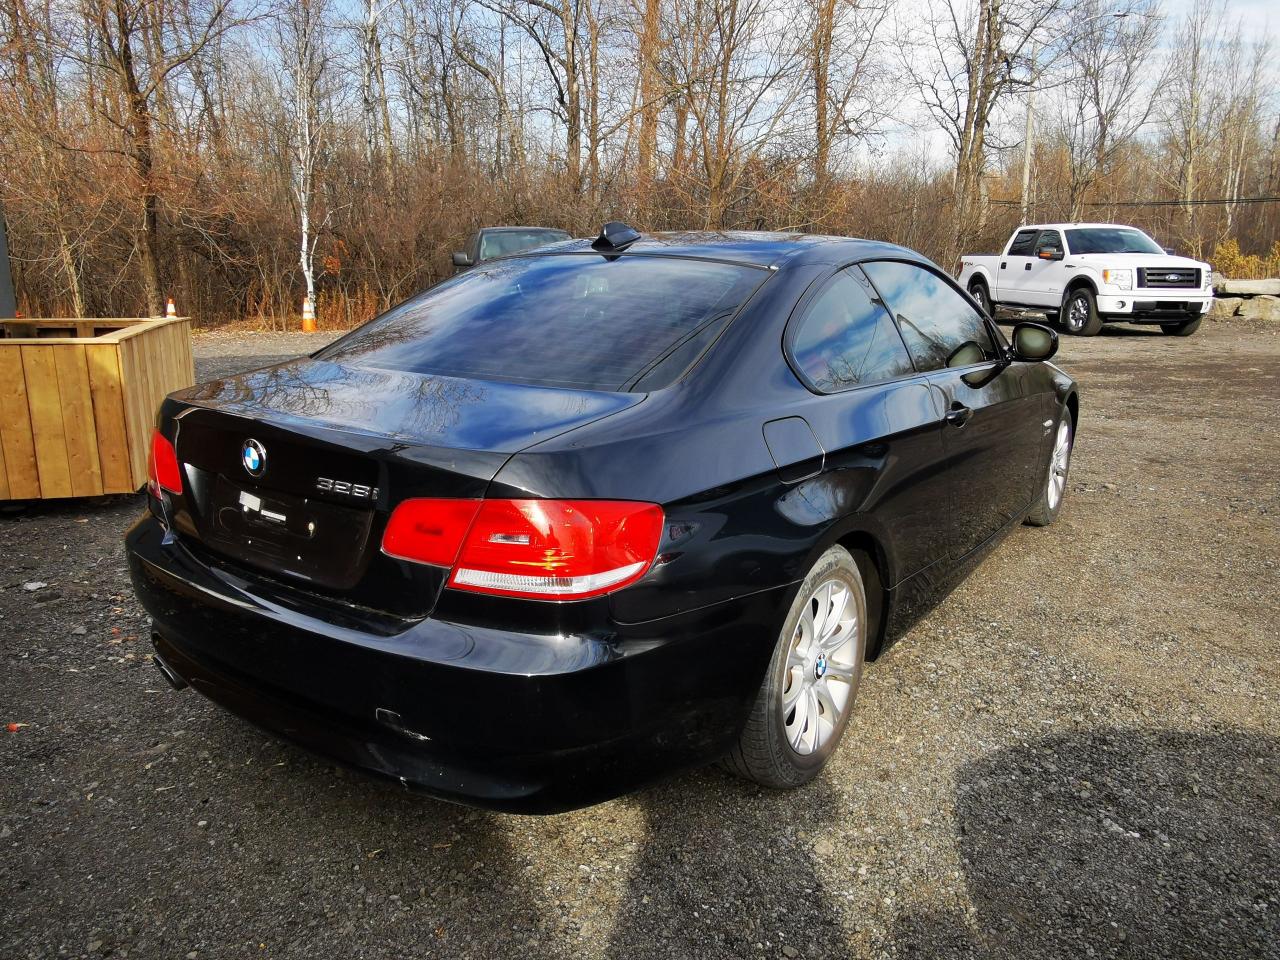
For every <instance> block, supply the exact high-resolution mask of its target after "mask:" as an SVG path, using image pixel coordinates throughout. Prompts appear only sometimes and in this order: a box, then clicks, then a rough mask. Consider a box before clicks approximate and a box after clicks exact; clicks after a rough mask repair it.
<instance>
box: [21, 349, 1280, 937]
mask: <svg viewBox="0 0 1280 960" xmlns="http://www.w3.org/2000/svg"><path fill="white" fill-rule="evenodd" d="M326 339H327V338H326V336H325V335H321V336H319V337H314V338H304V337H301V336H297V335H261V336H256V337H255V338H253V339H251V340H250V341H248V342H247V344H246V342H244V341H234V340H232V339H231V338H216V337H215V338H204V337H202V338H199V339H198V340H197V357H198V360H197V363H198V369H199V371H200V373H201V375H202V376H210V375H214V374H218V373H226V372H229V371H231V370H233V369H238V368H242V367H248V366H252V365H255V364H256V363H257V362H259V361H260V360H261V359H262V358H280V357H283V356H287V355H294V354H298V353H303V352H309V351H311V350H314V349H316V348H317V347H318V346H320V345H321V344H322V343H323V342H325V341H326ZM1058 362H1059V363H1060V364H1061V365H1062V366H1063V367H1064V368H1065V369H1067V370H1068V371H1070V372H1071V373H1073V374H1074V375H1075V376H1076V377H1077V378H1078V379H1079V380H1080V383H1081V394H1082V397H1081V405H1082V420H1081V425H1080V432H1079V442H1078V446H1077V451H1076V457H1075V462H1074V466H1073V472H1072V478H1071V484H1070V489H1069V494H1068V498H1067V500H1066V504H1065V507H1064V511H1063V515H1062V518H1061V520H1060V521H1059V523H1058V524H1057V525H1056V526H1055V527H1052V528H1049V529H1045V530H1036V529H1031V528H1021V529H1019V530H1017V531H1016V532H1015V533H1014V534H1013V535H1012V536H1011V537H1010V538H1009V540H1008V541H1006V543H1005V544H1004V545H1003V546H1002V547H1001V548H1000V549H999V550H998V551H996V553H995V554H994V555H993V556H992V557H991V558H990V559H989V560H988V561H987V562H986V563H985V564H984V565H983V566H982V567H981V568H980V569H979V570H978V572H977V573H976V574H975V575H974V576H973V577H972V578H970V580H969V581H968V582H966V583H965V584H964V585H963V586H962V587H961V588H960V589H959V590H958V591H957V592H956V593H955V594H954V595H953V596H952V597H951V598H950V599H949V600H947V601H946V602H945V603H944V604H943V605H942V606H941V607H940V608H939V609H938V610H937V611H935V612H934V614H933V615H932V616H930V617H929V618H928V620H926V621H925V622H924V623H923V624H921V625H920V626H919V627H918V628H917V629H916V630H915V631H914V632H913V633H912V634H911V635H910V636H908V637H907V638H906V639H904V640H903V641H902V643H901V644H899V646H898V647H896V648H895V649H894V651H893V652H892V653H891V654H890V655H888V656H887V657H886V658H885V659H883V660H882V661H881V662H880V663H878V664H876V665H874V666H873V667H871V668H870V669H869V670H868V672H867V675H866V679H865V680H864V684H863V688H862V694H861V697H860V700H859V703H858V705H857V707H856V711H857V712H856V714H855V717H854V724H853V726H852V727H851V728H850V736H849V738H848V739H847V740H846V742H845V744H844V745H843V746H842V748H841V751H840V753H839V754H838V755H837V757H836V758H835V760H834V761H833V763H832V764H831V766H830V768H829V769H828V771H827V772H826V773H825V774H824V776H823V777H822V778H821V779H820V780H819V781H818V782H816V783H814V784H812V785H811V786H809V787H807V788H805V789H803V790H801V791H798V792H794V793H785V794H782V793H772V792H767V791H762V790H760V789H757V788H755V787H753V786H750V785H746V784H744V783H741V782H739V781H737V780H734V779H732V778H731V777H729V776H727V775H725V774H722V773H720V772H719V771H718V770H715V769H707V770H702V771H698V772H695V773H693V774H690V775H687V776H683V777H680V778H677V779H675V780H672V781H669V782H667V783H664V784H661V785H659V786H657V787H654V788H652V789H650V790H647V791H644V792H642V793H639V794H637V795H634V796H630V797H626V798H623V799H620V800H617V801H614V802H612V803H607V804H603V805H601V806H598V807H594V808H591V809H589V810H584V811H580V812H577V813H573V814H568V815H564V816H560V817H553V818H545V819H535V818H526V817H510V816H499V815H493V814H486V813H477V812H473V811H468V810H465V809H462V808H459V807H453V806H449V805H446V804H440V803H435V802H432V801H429V800H422V799H416V798H411V797H408V796H405V795H403V794H401V793H399V792H397V791H396V790H394V789H392V788H389V787H385V786H382V785H380V784H378V783H374V782H371V781H369V780H366V779H364V778H362V777H358V776H352V775H349V774H344V773H342V772H341V771H338V770H336V769H335V768H333V767H331V766H330V765H328V764H326V763H324V762H323V761H320V760H317V759H314V758H312V757H310V756H309V755H306V754H304V753H301V752H300V751H298V750H295V749H293V748H291V747H289V746H286V745H283V744H280V743H277V742H275V741H273V740H271V739H269V738H267V737H265V736H264V735H262V734H260V733H259V732H258V731H256V730H254V729H253V728H251V727H249V726H247V725H246V724H244V723H242V722H240V721H239V720H236V719H235V718H233V717H230V716H228V715H226V714H225V713H223V712H221V711H220V710H218V709H217V708H215V707H213V706H212V705H211V704H209V703H207V702H206V701H204V700H202V699H200V698H199V697H198V696H195V695H193V694H191V693H190V692H186V693H183V694H178V693H174V692H172V691H170V690H169V689H168V688H167V687H166V686H165V685H164V683H163V681H162V680H161V679H160V677H159V675H158V674H157V673H156V672H155V670H154V669H153V668H152V667H151V666H150V665H149V664H148V663H147V653H148V650H149V645H148V642H147V625H146V621H145V618H144V617H143V615H142V613H141V610H140V609H139V607H138V605H137V604H136V602H135V601H134V600H133V598H132V595H131V593H130V590H129V587H128V579H127V575H126V573H125V568H124V563H123V557H122V548H121V538H122V537H123V534H124V531H125V529H126V528H127V527H128V526H129V524H130V523H132V522H133V520H134V519H135V518H136V517H137V516H138V515H139V514H140V512H141V510H142V503H141V500H140V499H139V498H136V497H121V498H114V499H106V500H102V501H92V502H90V501H68V502H63V503H50V504H45V505H36V506H32V507H29V508H26V509H11V510H8V511H6V512H4V513H3V514H0V552H2V553H3V555H4V558H5V559H4V564H3V568H2V570H3V573H2V574H0V617H2V619H0V657H2V658H3V667H2V669H0V705H2V707H0V709H2V710H3V714H4V715H3V716H0V722H3V723H24V724H27V726H23V727H21V728H19V729H18V731H17V732H16V733H4V732H0V889H2V890H3V891H4V892H3V895H2V896H3V900H2V901H0V903H2V904H3V905H2V906H0V956H4V957H6V958H7V957H15V958H18V957H41V958H43V957H54V956H73V957H74V956H84V955H94V956H106V955H110V956H125V955H128V956H133V957H148V958H150V957H155V958H173V957H184V956H188V955H189V954H190V953H193V952H194V953H195V954H196V955H197V956H199V957H234V958H240V957H249V956H252V957H298V958H308V960H313V958H315V957H374V958H382V957H450V958H454V957H459V956H466V957H478V958H479V957H484V958H491V957H508V956H512V957H514V956H520V957H532V958H542V957H546V958H551V957H574V958H618V960H622V958H633V957H638V958H644V957H655V958H657V957H664V958H665V957H700V958H702V957H707V958H720V957H726V958H727V957H757V956H759V957H788V958H791V957H849V956H889V957H899V956H901V957H906V956H919V957H942V956H956V957H1009V958H1014V957H1017V958H1043V960H1049V958H1058V957H1069V956H1095V957H1131V958H1147V957H1150V958H1161V960H1163V958H1166V957H1169V956H1175V955H1188V956H1191V955H1194V956H1197V957H1224V958H1225V957H1241V956H1250V957H1263V956H1270V957H1277V956H1280V887H1278V884H1280V879H1278V878H1280V869H1278V868H1280V863H1278V862H1277V861H1278V856H1277V851H1278V850H1280V667H1278V666H1277V658H1276V651H1277V649H1278V645H1277V640H1280V636H1278V629H1277V617H1276V612H1277V610H1280V571H1278V570H1277V563H1278V562H1280V559H1278V558H1280V532H1278V529H1277V513H1278V512H1280V475H1278V474H1277V469H1276V468H1277V464H1280V382H1278V378H1280V337H1277V336H1275V335H1272V334H1268V333H1265V332H1263V331H1260V330H1258V329H1255V328H1251V327H1247V326H1240V325H1236V324H1206V325H1205V327H1203V328H1202V329H1201V331H1200V332H1199V333H1198V334H1196V335H1195V336H1193V337H1191V338H1189V339H1182V338H1172V337H1166V336H1162V335H1160V334H1159V333H1158V332H1153V331H1141V330H1129V329H1127V328H1108V329H1107V330H1106V331H1105V333H1104V335H1103V336H1100V337H1097V338H1093V339H1087V340H1086V339H1072V338H1067V339H1064V341H1063V349H1062V354H1061V356H1060V358H1059V360H1058ZM34 584H43V585H42V586H34Z"/></svg>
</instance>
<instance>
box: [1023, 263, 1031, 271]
mask: <svg viewBox="0 0 1280 960" xmlns="http://www.w3.org/2000/svg"><path fill="white" fill-rule="evenodd" d="M1022 269H1023V270H1030V269H1031V264H1029V263H1028V264H1027V265H1026V266H1025V267H1023V268H1022Z"/></svg>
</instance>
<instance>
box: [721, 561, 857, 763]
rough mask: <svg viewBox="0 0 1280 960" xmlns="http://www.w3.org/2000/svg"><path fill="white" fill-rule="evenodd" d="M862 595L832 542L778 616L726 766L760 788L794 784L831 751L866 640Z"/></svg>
mask: <svg viewBox="0 0 1280 960" xmlns="http://www.w3.org/2000/svg"><path fill="white" fill-rule="evenodd" d="M868 626H869V624H868V622H867V595H866V589H865V587H864V586H863V583H862V574H861V573H860V572H859V570H858V565H857V563H856V562H855V561H854V559H853V557H852V556H850V554H849V551H847V550H845V549H844V548H843V547H839V546H836V547H832V548H831V549H830V550H828V551H827V552H826V553H824V554H823V555H822V556H821V557H819V558H818V562H817V563H815V564H814V565H813V569H811V570H810V571H809V575H808V576H807V577H805V579H804V582H803V583H802V584H801V585H800V589H799V590H798V591H797V592H796V598H795V600H794V601H793V602H792V604H791V608H790V609H789V610H788V611H787V617H786V620H785V621H783V625H782V633H781V634H780V636H779V637H778V642H777V644H776V646H775V647H774V651H773V657H772V658H771V659H770V660H769V669H768V672H767V673H766V674H765V677H764V682H763V683H761V685H760V690H759V691H758V692H757V694H756V699H755V703H754V704H753V705H752V707H751V714H750V715H749V716H748V717H747V722H746V724H745V725H744V726H743V728H742V732H741V733H740V734H739V736H738V743H737V744H736V745H735V746H734V748H733V749H732V750H731V751H730V752H729V756H728V757H726V758H725V765H726V766H727V767H728V768H729V770H731V771H732V772H734V773H736V774H738V775H739V776H741V777H745V778H746V779H748V780H754V781H755V782H756V783H759V784H762V785H764V786H766V787H777V788H787V787H798V786H800V785H801V784H803V783H806V782H808V781H809V780H812V779H813V778H814V777H815V776H817V774H818V772H819V771H820V770H821V769H822V767H823V766H824V765H825V764H826V762H827V760H828V759H830V757H831V755H832V754H833V753H835V750H836V747H837V746H838V745H839V743H840V738H841V737H842V736H843V735H844V731H845V728H846V727H848V725H849V717H850V715H851V714H852V713H853V704H854V701H855V700H856V699H857V695H858V685H859V683H860V682H861V680H862V663H863V658H864V656H865V655H866V642H867V628H868Z"/></svg>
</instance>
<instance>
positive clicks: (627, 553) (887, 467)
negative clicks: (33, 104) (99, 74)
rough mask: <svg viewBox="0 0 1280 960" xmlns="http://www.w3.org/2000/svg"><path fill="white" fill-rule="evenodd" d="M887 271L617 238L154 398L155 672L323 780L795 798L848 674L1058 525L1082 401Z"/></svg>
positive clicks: (783, 252)
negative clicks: (675, 776) (1012, 550)
mask: <svg viewBox="0 0 1280 960" xmlns="http://www.w3.org/2000/svg"><path fill="white" fill-rule="evenodd" d="M1056 345H1057V339H1056V336H1055V334H1054V333H1053V332H1052V331H1051V330H1049V329H1048V328H1046V327H1042V326H1037V325H1034V324H1019V325H1017V326H1015V327H1014V328H1013V331H1012V335H1011V337H1010V338H1009V340H1006V338H1005V336H1004V334H1003V332H1002V331H1001V330H1000V329H999V328H998V327H997V326H996V325H995V324H994V323H992V322H991V320H990V319H989V318H987V317H986V316H984V315H983V314H982V313H981V312H980V311H979V310H978V309H977V308H976V307H975V305H974V303H973V302H972V301H971V300H970V299H969V298H968V297H967V296H966V295H965V294H964V293H963V292H961V291H960V290H959V289H958V288H957V287H956V285H955V284H954V283H953V282H952V280H951V279H950V278H949V277H947V276H946V275H945V274H944V273H943V272H942V271H940V270H939V269H938V268H937V267H936V266H934V265H933V264H932V263H930V262H929V261H927V260H925V259H924V258H922V257H920V256H919V255H917V254H915V253H913V252H911V251H910V250H906V249H903V248H901V247H896V246H891V245H888V244H883V243H873V242H868V241H863V240H849V239H843V238H836V237H818V236H798V235H790V234H765V233H728V234H719V233H717V234H710V233H689V234H685V233H682V234H659V235H645V236H642V235H640V234H638V233H637V232H636V231H634V230H632V229H631V228H629V227H626V226H625V225H622V224H609V225H607V226H606V228H605V230H604V231H602V233H601V235H600V237H598V238H597V239H596V240H595V241H594V242H592V241H586V240H583V241H568V242H565V243H561V244H557V245H555V246H552V247H546V248H542V249H540V250H539V251H537V252H536V253H532V254H528V255H517V256H513V257H509V258H505V259H499V260H495V261H492V262H488V263H484V264H482V265H480V266H478V267H476V268H475V269H474V270H472V271H470V272H468V273H466V274H463V275H461V276H458V277H456V278H454V279H452V280H450V281H448V282H446V283H442V284H440V285H438V286H436V287H433V288H432V289H430V290H427V291H426V292H424V293H422V294H420V295H418V296H416V297H414V298H412V299H410V300H408V301H406V302H404V303H402V304H400V305H399V306H397V307H395V308H393V309H391V310H389V311H387V312H386V313H385V314H383V315H382V316H380V317H379V318H377V319H376V320H374V321H372V322H371V323H369V324H367V325H365V326H364V327H361V328H360V329H358V330H356V331H354V332H352V333H350V334H348V335H347V336H345V337H343V338H342V339H340V340H338V341H336V342H335V343H333V344H332V345H331V346H329V347H326V348H325V349H323V350H321V351H319V352H318V353H316V354H315V355H313V356H311V357H309V358H306V359H302V360H296V361H292V362H288V363H284V364H280V365H277V366H272V367H267V368H265V369H262V370H257V371H254V372H250V373H245V374H241V375H239V376H234V377H228V378H226V379H222V380H215V381H213V382H210V383H206V384H203V385H201V386H197V387H194V388H191V389H189V390H184V391H181V392H179V393H176V394H174V395H172V396H171V397H169V398H168V399H167V400H166V401H165V402H164V404H163V406H162V408H161V410H160V413H159V417H158V421H157V429H156V431H155V434H154V437H153V448H152V461H151V481H150V484H149V510H148V513H147V515H146V516H144V517H143V519H141V520H140V521H139V522H138V523H137V525H136V526H135V527H134V528H133V529H132V530H131V531H130V533H129V535H128V553H129V562H130V566H131V571H132V575H133V581H134V584H135V587H136V589H137V592H138V596H139V597H140V598H141V600H142V603H143V604H144V606H145V607H146V609H147V610H148V611H149V613H150V615H151V617H152V618H153V621H154V637H153V639H154V643H155V647H156V663H157V665H158V666H159V667H160V669H161V670H162V671H163V673H164V674H165V676H166V677H167V678H168V679H169V681H170V682H171V683H172V684H173V685H174V686H175V687H179V688H181V687H185V686H191V687H194V688H195V689H196V690H198V691H200V692H201V693H203V694H205V695H206V696H208V697H210V698H211V699H213V700H215V701H216V702H218V703H220V704H222V705H223V706H225V707H226V708H228V709H229V710H231V711H233V712H235V713H237V714H239V715H241V716H243V717H245V718H247V719H249V720H251V721H252V722H254V723H256V724H258V725H259V726H261V727H263V728H265V729H266V730H268V731H271V732H273V733H276V734H279V735H281V736H283V737H286V738H288V739H290V740H293V741H296V742H298V743H300V744H302V745H304V746H307V747H310V748H312V749H314V750H317V751H319V752H321V753H323V754H326V755H329V756H332V757H334V758H336V759H338V760H340V761H344V762H346V763H350V764H353V765H355V766H357V767H361V768H364V769H366V770H370V771H373V772H376V773H378V774H382V775H385V776H389V777H392V778H396V779H398V780H399V781H400V782H402V783H403V784H405V785H406V786H408V787H411V788H415V789H419V790H422V791H425V792H427V793H430V794H434V795H436V796H440V797H444V798H448V799H452V800H458V801H462V802H465V803H471V804H476V805H480V806H486V807H493V808H499V809H506V810H517V811H543V812H546V811H555V810H563V809H568V808H572V807H577V806H582V805H585V804H588V803H593V802H597V801H600V800H604V799H606V798H609V797H613V796H616V795H618V794H620V793H622V792H624V791H627V790H629V789H632V788H634V787H636V786H638V785H640V784H642V783H644V782H646V781H648V780H650V779H652V778H654V777H656V776H658V775H660V774H663V773H666V772H669V771H672V770H674V769H677V768H680V767H683V766H688V765H691V764H699V763H705V762H708V761H712V760H716V759H723V760H724V761H725V762H726V763H727V764H728V765H729V766H730V767H731V768H732V769H733V770H735V771H737V772H738V773H740V774H742V775H743V776H745V777H749V778H751V779H753V780H756V781H758V782H760V783H762V784H767V785H769V786H774V787H793V786H797V785H799V784H802V783H804V782H805V781H807V780H809V779H810V778H811V777H813V776H814V775H815V774H816V773H817V772H818V771H819V770H820V769H821V768H822V766H823V764H824V763H825V762H826V761H827V759H828V758H829V757H830V756H831V755H832V752H833V751H834V750H835V749H836V747H837V745H838V744H839V742H840V738H841V736H842V735H843V734H844V732H845V728H846V726H847V725H848V723H849V717H850V714H851V712H852V708H853V704H854V700H855V698H856V696H857V692H858V683H859V680H860V678H861V676H862V670H863V664H864V662H866V661H868V660H874V659H875V658H876V657H877V656H879V655H880V654H881V653H882V652H884V650H885V649H886V648H887V647H888V646H889V645H890V644H891V643H892V642H893V641H894V640H895V638H897V637H899V636H900V635H901V634H902V633H903V632H904V631H905V630H906V629H907V628H908V627H909V626H910V625H911V624H912V623H913V622H914V621H915V620H917V619H918V618H919V617H920V616H921V615H923V614H924V613H925V612H926V611H927V610H928V609H929V607H930V606H931V605H932V604H933V603H934V602H936V601H937V600H938V599H939V598H940V597H942V596H944V595H945V594H946V593H947V591H948V590H950V589H951V588H952V587H953V586H954V585H955V584H956V583H957V582H958V581H959V580H960V579H961V578H962V577H964V576H965V574H966V573H967V572H969V571H970V570H972V569H973V567H974V566H975V564H977V563H978V561H979V560H980V559H981V558H982V557H983V556H984V554H985V553H986V552H987V551H988V550H990V549H991V548H992V546H993V545H995V544H996V543H997V542H998V541H999V540H1000V539H1001V537H1002V536H1003V535H1004V534H1006V533H1007V532H1008V531H1009V530H1010V529H1011V528H1012V527H1013V526H1014V525H1016V524H1019V523H1022V522H1024V521H1026V522H1029V523H1032V524H1038V525H1042V524H1048V523H1051V522H1052V521H1053V520H1054V519H1055V518H1056V516H1057V514H1058V511H1059V510H1060V509H1061V507H1062V499H1063V494H1064V492H1065V489H1066V474H1067V469H1068V466H1069V462H1070V456H1071V448H1072V440H1073V436H1074V431H1075V425H1076V421H1077V417H1078V401H1077V394H1076V386H1075V384H1074V382H1073V381H1072V380H1071V378H1070V377H1068V376H1067V375H1066V374H1065V373H1063V372H1062V371H1061V370H1059V369H1058V368H1057V367H1055V366H1053V365H1052V364H1047V363H1043V362H1041V361H1044V360H1047V359H1048V358H1049V357H1050V356H1051V355H1052V354H1053V352H1054V350H1055V349H1056Z"/></svg>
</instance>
